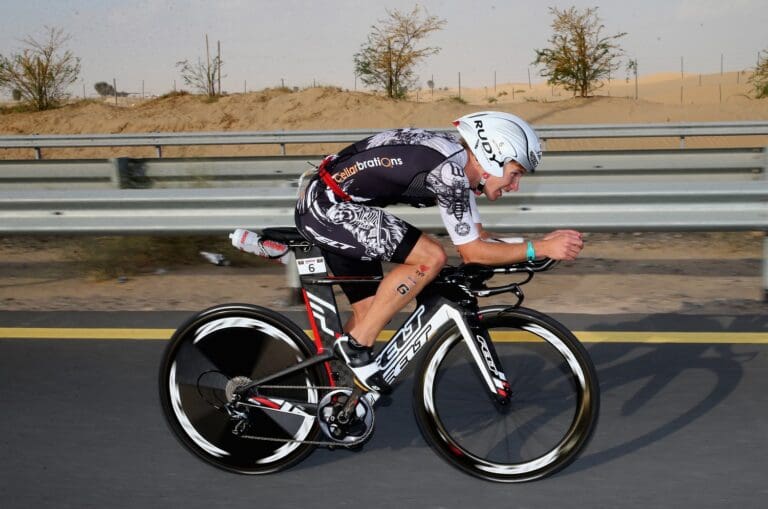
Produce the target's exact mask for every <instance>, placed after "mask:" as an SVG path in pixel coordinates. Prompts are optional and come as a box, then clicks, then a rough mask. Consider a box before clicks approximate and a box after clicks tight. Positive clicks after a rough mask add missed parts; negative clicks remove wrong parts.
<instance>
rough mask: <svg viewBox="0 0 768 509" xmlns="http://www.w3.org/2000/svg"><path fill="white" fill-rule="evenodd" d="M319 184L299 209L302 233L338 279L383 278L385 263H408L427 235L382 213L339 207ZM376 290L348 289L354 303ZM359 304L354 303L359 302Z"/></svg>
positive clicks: (346, 204) (346, 205) (345, 288)
mask: <svg viewBox="0 0 768 509" xmlns="http://www.w3.org/2000/svg"><path fill="white" fill-rule="evenodd" d="M323 188H324V186H323V185H322V184H321V183H319V182H314V183H313V184H311V185H310V188H309V189H307V193H306V197H307V198H306V200H300V203H299V205H298V206H297V209H296V227H297V228H298V229H299V231H300V232H301V233H302V235H304V237H305V238H307V239H310V240H312V241H313V242H314V243H316V244H317V245H318V246H320V247H321V248H322V249H323V251H325V256H326V261H327V262H328V265H329V266H330V268H331V270H332V271H333V273H334V275H336V276H362V275H381V273H382V270H381V262H382V261H390V262H394V263H404V262H405V260H406V258H408V255H409V254H410V253H411V250H413V247H414V246H415V245H416V242H417V241H418V240H419V237H420V236H421V230H419V229H418V228H416V227H415V226H413V225H411V224H409V223H407V222H405V221H403V220H402V219H400V218H399V217H397V216H394V215H392V214H390V213H388V212H386V211H384V210H382V209H379V208H376V207H370V206H368V205H364V204H361V203H355V202H341V203H336V202H333V201H331V200H330V199H328V198H327V197H326V196H325V193H324V192H323V191H324V189H323ZM376 286H377V285H376V284H373V285H342V290H343V291H344V293H345V294H346V295H347V297H349V299H350V302H356V301H357V300H361V299H362V298H365V297H367V296H369V295H373V294H374V293H375V292H376ZM353 299H354V300H353Z"/></svg>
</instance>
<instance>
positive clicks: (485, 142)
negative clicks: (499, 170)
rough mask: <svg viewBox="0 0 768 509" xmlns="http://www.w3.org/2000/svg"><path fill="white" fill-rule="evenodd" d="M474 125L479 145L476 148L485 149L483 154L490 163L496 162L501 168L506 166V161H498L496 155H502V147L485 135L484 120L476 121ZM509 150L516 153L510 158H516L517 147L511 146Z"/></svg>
mask: <svg viewBox="0 0 768 509" xmlns="http://www.w3.org/2000/svg"><path fill="white" fill-rule="evenodd" d="M474 124H475V125H474V127H475V131H477V144H476V145H475V148H477V147H478V146H481V147H483V152H485V154H486V155H487V156H488V159H489V160H490V161H493V162H495V163H496V164H498V165H499V166H504V161H499V160H498V159H496V154H500V153H501V149H502V147H500V146H498V145H497V144H496V142H495V141H491V140H489V139H488V136H487V135H486V134H485V127H484V126H483V121H482V120H475V122H474ZM494 145H496V146H494ZM509 148H510V149H511V150H510V152H514V154H510V157H512V158H513V159H514V158H516V157H517V151H516V150H515V147H512V146H510V147H509ZM494 149H495V150H494Z"/></svg>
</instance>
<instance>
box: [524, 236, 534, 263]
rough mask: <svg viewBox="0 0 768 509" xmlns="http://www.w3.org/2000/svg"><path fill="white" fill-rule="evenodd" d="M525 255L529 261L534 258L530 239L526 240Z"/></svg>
mask: <svg viewBox="0 0 768 509" xmlns="http://www.w3.org/2000/svg"><path fill="white" fill-rule="evenodd" d="M525 256H526V258H527V259H528V261H529V262H532V261H534V260H535V259H536V250H535V249H533V242H531V241H530V240H529V241H528V249H527V250H526V251H525Z"/></svg>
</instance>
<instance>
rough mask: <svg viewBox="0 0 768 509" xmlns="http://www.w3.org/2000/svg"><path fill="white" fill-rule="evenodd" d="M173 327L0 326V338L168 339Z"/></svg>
mask: <svg viewBox="0 0 768 509" xmlns="http://www.w3.org/2000/svg"><path fill="white" fill-rule="evenodd" d="M172 334H173V329H114V328H109V329H107V328H54V327H45V328H43V327H37V328H36V327H31V328H28V327H0V338H4V339H8V338H14V339H137V340H141V339H149V340H158V339H165V340H167V339H170V338H171V335H172Z"/></svg>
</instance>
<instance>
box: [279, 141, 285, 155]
mask: <svg viewBox="0 0 768 509" xmlns="http://www.w3.org/2000/svg"><path fill="white" fill-rule="evenodd" d="M280 155H281V156H284V155H285V143H281V144H280Z"/></svg>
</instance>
